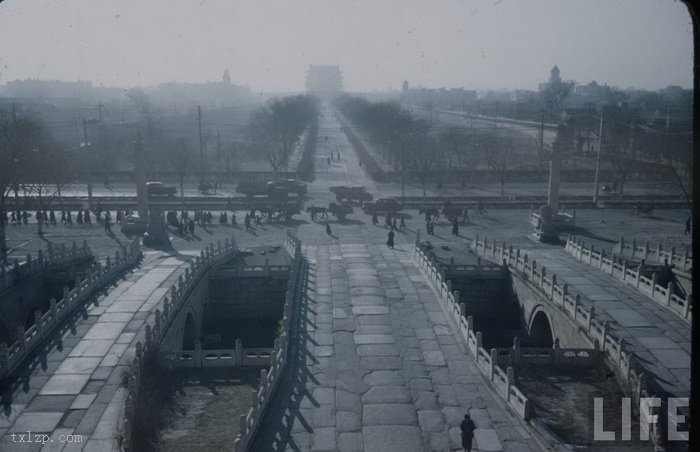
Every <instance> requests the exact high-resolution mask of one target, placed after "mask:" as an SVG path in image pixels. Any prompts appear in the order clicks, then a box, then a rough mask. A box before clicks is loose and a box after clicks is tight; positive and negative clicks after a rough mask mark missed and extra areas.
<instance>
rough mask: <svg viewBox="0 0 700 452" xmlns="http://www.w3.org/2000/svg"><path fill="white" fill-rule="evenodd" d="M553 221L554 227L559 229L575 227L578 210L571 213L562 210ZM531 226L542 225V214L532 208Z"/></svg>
mask: <svg viewBox="0 0 700 452" xmlns="http://www.w3.org/2000/svg"><path fill="white" fill-rule="evenodd" d="M552 220H553V221H554V225H555V226H557V227H563V226H565V227H573V226H576V210H573V211H571V213H569V212H566V211H563V210H560V211H558V212H557V213H556V214H554V215H553V218H552ZM530 224H531V225H533V226H534V227H537V226H539V224H540V214H539V213H538V212H537V211H536V210H535V209H533V208H532V206H530Z"/></svg>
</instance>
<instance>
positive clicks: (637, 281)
mask: <svg viewBox="0 0 700 452" xmlns="http://www.w3.org/2000/svg"><path fill="white" fill-rule="evenodd" d="M621 244H622V246H623V249H625V248H624V242H621ZM631 248H632V249H636V250H639V254H641V255H646V256H656V257H657V258H658V257H659V256H660V257H663V258H664V259H667V260H668V261H669V262H672V259H673V258H674V257H676V258H678V259H677V260H679V261H680V264H681V265H685V264H687V265H688V266H689V267H692V260H690V262H691V263H688V261H689V259H688V258H687V257H685V256H687V251H686V254H685V255H684V256H675V255H674V253H673V251H672V252H671V253H669V254H663V253H664V252H662V251H660V249H661V245H659V248H658V250H656V252H655V253H651V252H650V250H649V243H648V242H647V244H646V246H645V247H644V248H641V250H640V249H639V248H638V247H636V246H634V244H633V246H632V247H631ZM566 251H567V252H568V253H569V254H571V255H572V256H574V257H575V258H576V259H577V260H579V261H581V262H584V263H587V264H589V265H591V266H592V267H595V268H597V269H599V270H601V271H603V272H605V273H607V274H609V275H610V276H612V277H613V278H615V279H618V280H620V281H622V282H624V283H626V284H627V285H630V286H632V287H634V288H636V289H637V290H638V291H640V292H641V293H643V294H644V295H647V296H648V297H649V298H651V299H652V300H654V301H655V302H657V303H658V304H660V305H661V306H664V307H666V308H668V309H669V310H671V311H672V312H673V313H674V314H676V315H678V316H679V317H680V318H682V319H683V320H685V321H686V322H688V323H690V322H691V321H692V294H688V295H687V296H686V298H683V297H679V296H678V295H676V294H674V293H673V281H671V282H669V286H668V288H666V287H663V286H660V285H658V284H656V274H654V275H653V276H652V277H651V279H649V278H647V277H646V276H644V275H642V274H641V272H640V271H639V268H637V269H636V270H635V269H633V268H627V262H626V261H625V260H622V262H616V261H615V259H614V258H613V257H612V256H611V257H606V255H605V250H602V249H601V250H600V251H595V249H594V247H593V245H591V246H590V248H586V243H585V242H584V241H583V240H582V239H581V238H576V237H572V236H569V237H568V238H567V240H566ZM630 254H633V253H630ZM639 254H638V255H639ZM635 257H637V256H635ZM642 259H645V258H644V257H642Z"/></svg>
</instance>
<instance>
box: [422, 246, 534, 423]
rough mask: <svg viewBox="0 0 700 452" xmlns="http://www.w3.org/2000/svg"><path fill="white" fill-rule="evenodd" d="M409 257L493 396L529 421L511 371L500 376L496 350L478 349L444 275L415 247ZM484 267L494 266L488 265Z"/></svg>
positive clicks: (527, 406)
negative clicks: (449, 318) (455, 328)
mask: <svg viewBox="0 0 700 452" xmlns="http://www.w3.org/2000/svg"><path fill="white" fill-rule="evenodd" d="M412 255H413V258H414V259H415V261H416V262H417V264H418V266H419V267H420V269H421V270H422V271H423V273H424V274H425V276H426V277H427V278H428V281H430V284H431V285H432V286H433V288H434V289H435V290H436V291H437V292H438V293H439V295H440V296H439V297H438V300H440V301H441V302H442V303H443V305H444V306H445V308H446V310H447V312H448V313H450V314H451V315H452V317H453V319H454V321H455V322H456V323H457V325H458V326H459V333H460V335H461V336H462V338H463V339H464V340H465V342H466V343H467V347H468V348H469V351H470V353H471V355H472V357H473V358H474V360H475V362H476V365H477V367H478V368H479V370H480V371H481V373H482V374H483V375H484V377H486V378H487V379H488V381H490V382H491V384H492V385H493V386H494V388H495V389H496V392H497V393H498V394H499V395H500V396H501V397H503V399H504V400H505V401H506V403H507V404H508V406H509V407H510V408H511V409H512V410H513V411H514V412H515V413H517V414H518V415H519V416H520V417H521V418H523V419H526V420H527V419H529V417H530V402H529V401H528V399H527V397H525V395H524V394H523V393H522V392H521V391H520V390H519V389H518V388H517V387H516V386H515V374H514V371H513V368H512V367H508V368H507V369H506V371H505V372H504V371H503V369H502V368H501V367H500V366H499V365H498V363H497V351H496V349H495V348H494V349H491V352H490V353H489V352H487V351H486V350H485V349H484V348H483V347H482V345H481V343H482V334H481V332H480V331H474V318H473V317H472V316H469V317H468V318H465V317H464V310H465V306H464V304H460V303H459V293H458V292H457V291H455V292H453V291H452V282H451V281H449V280H448V281H445V277H444V273H443V272H440V271H439V270H438V269H437V268H436V267H435V266H434V265H433V264H432V262H431V260H430V258H429V257H428V256H426V255H425V253H424V252H423V250H421V249H420V248H419V247H418V246H416V247H415V248H414V249H413V253H412ZM487 267H495V266H491V265H489V266H487ZM499 271H500V269H499Z"/></svg>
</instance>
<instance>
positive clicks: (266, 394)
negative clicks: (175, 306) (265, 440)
mask: <svg viewBox="0 0 700 452" xmlns="http://www.w3.org/2000/svg"><path fill="white" fill-rule="evenodd" d="M285 247H286V249H287V252H289V254H290V255H291V256H293V260H292V269H291V272H290V274H289V280H288V282H287V292H286V294H285V299H284V309H283V312H284V314H283V316H282V328H281V331H280V335H279V336H278V337H277V339H275V346H274V348H273V349H272V350H271V353H270V355H269V363H270V368H269V369H267V370H265V369H261V370H260V387H259V388H258V390H257V391H255V390H254V391H253V392H252V394H251V402H252V407H251V408H250V410H249V411H248V414H247V415H241V417H240V419H239V422H240V427H239V433H238V436H237V437H236V440H235V441H234V449H235V451H236V452H245V451H247V450H249V449H250V446H251V445H252V443H253V439H254V438H255V433H256V432H257V430H258V428H259V427H260V424H261V422H262V419H263V417H264V416H265V412H266V411H267V407H268V405H269V404H270V400H272V397H273V396H274V394H275V391H276V389H277V386H278V384H279V381H280V379H281V378H282V373H283V372H284V369H285V368H286V366H287V361H288V359H287V355H288V352H289V344H290V342H289V341H290V336H291V335H292V334H294V331H293V329H292V327H293V322H292V317H293V316H294V314H293V309H294V307H295V306H296V304H297V303H296V301H297V300H298V299H299V296H300V289H301V287H302V273H303V272H302V255H301V241H300V240H299V239H298V238H297V237H296V236H294V235H293V234H292V233H290V232H289V231H288V232H287V239H286V241H285ZM237 345H238V344H237ZM256 350H258V351H263V352H265V351H264V350H263V349H256ZM251 351H254V350H251ZM245 359H246V357H242V365H245ZM256 364H257V363H256Z"/></svg>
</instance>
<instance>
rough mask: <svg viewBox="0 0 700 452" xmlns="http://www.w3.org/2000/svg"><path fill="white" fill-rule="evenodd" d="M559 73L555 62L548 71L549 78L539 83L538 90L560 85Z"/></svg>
mask: <svg viewBox="0 0 700 452" xmlns="http://www.w3.org/2000/svg"><path fill="white" fill-rule="evenodd" d="M559 74H560V72H559V68H558V67H557V65H556V64H555V65H554V67H553V68H552V70H551V71H549V80H547V81H546V82H544V83H540V87H539V88H540V92H542V91H546V90H547V89H548V88H549V87H557V86H559V85H561V76H560V75H559Z"/></svg>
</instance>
